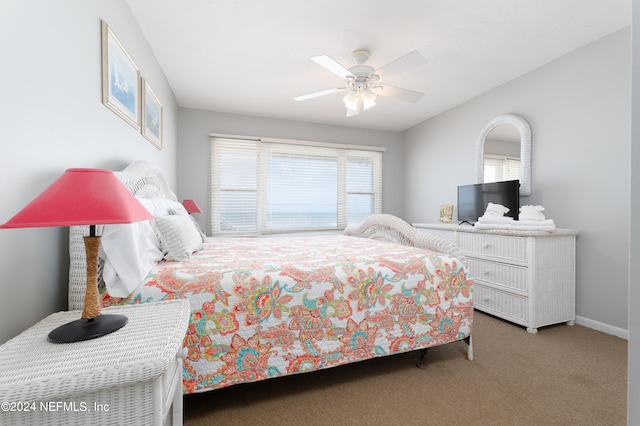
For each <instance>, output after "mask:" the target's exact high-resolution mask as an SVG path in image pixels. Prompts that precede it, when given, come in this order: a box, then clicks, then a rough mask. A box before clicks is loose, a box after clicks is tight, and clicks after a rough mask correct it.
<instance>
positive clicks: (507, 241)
mask: <svg viewBox="0 0 640 426" xmlns="http://www.w3.org/2000/svg"><path fill="white" fill-rule="evenodd" d="M413 226H415V227H416V228H417V229H418V230H419V231H420V232H423V233H425V234H429V235H436V236H439V237H442V238H444V239H446V240H448V241H451V242H452V243H454V244H455V245H457V246H458V247H459V248H460V250H462V252H463V253H464V254H465V256H466V257H467V263H468V267H469V272H470V274H471V276H472V277H473V279H474V296H473V300H474V306H475V308H476V309H477V310H479V311H483V312H487V313H489V314H492V315H495V316H497V317H500V318H504V319H505V320H508V321H511V322H514V323H516V324H520V325H523V326H525V327H527V331H528V332H529V333H532V334H536V333H537V332H538V327H542V326H545V325H550V324H557V323H561V322H566V323H567V324H569V325H573V324H574V323H575V271H576V266H575V265H576V260H575V259H576V256H575V253H576V236H577V235H578V232H577V231H575V230H573V229H556V230H555V231H554V232H544V231H510V230H477V229H475V228H474V227H473V226H470V225H466V224H463V225H455V224H440V223H414V224H413Z"/></svg>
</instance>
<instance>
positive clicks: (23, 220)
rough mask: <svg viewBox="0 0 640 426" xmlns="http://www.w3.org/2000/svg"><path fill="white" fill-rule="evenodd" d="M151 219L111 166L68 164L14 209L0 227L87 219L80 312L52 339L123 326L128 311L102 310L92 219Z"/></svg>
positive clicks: (90, 336) (63, 340)
mask: <svg viewBox="0 0 640 426" xmlns="http://www.w3.org/2000/svg"><path fill="white" fill-rule="evenodd" d="M147 219H153V215H152V214H151V213H149V211H148V210H147V209H146V208H145V207H144V206H143V205H142V204H141V203H140V202H139V201H138V200H137V199H136V197H134V196H133V194H132V193H131V192H129V190H128V189H127V187H126V186H124V185H123V184H122V182H120V181H119V180H118V178H117V177H116V175H114V174H113V172H112V171H111V170H102V169H68V170H67V171H66V172H64V174H63V175H62V176H60V177H59V178H58V179H57V180H56V181H55V182H53V183H52V184H51V186H49V187H48V188H47V189H45V190H44V191H43V192H42V193H41V194H40V195H38V196H37V197H36V198H35V199H34V200H33V201H32V202H30V203H29V204H27V206H26V207H25V208H23V209H22V210H20V211H19V212H18V214H16V215H15V216H14V217H12V218H11V219H10V220H9V221H8V222H7V223H5V224H4V225H1V226H0V228H31V227H39V226H74V225H76V226H77V225H90V227H89V236H85V237H84V245H85V253H86V264H87V275H86V277H87V289H86V293H85V296H84V309H83V310H82V317H81V318H80V319H78V320H75V321H72V322H69V323H67V324H63V325H61V326H60V327H58V328H56V329H54V330H52V331H51V332H50V333H49V340H50V341H51V342H56V343H72V342H80V341H83V340H88V339H95V338H98V337H101V336H104V335H106V334H109V333H113V332H114V331H116V330H119V329H120V328H122V327H124V326H125V325H126V324H127V321H128V319H127V317H126V316H124V315H119V314H110V315H102V314H101V313H100V301H99V298H98V279H97V270H98V253H99V251H100V237H99V236H96V235H95V228H96V226H95V225H108V224H117V223H132V222H139V221H142V220H147Z"/></svg>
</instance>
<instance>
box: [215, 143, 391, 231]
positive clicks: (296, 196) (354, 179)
mask: <svg viewBox="0 0 640 426" xmlns="http://www.w3.org/2000/svg"><path fill="white" fill-rule="evenodd" d="M327 145H329V144H321V146H314V145H312V144H310V143H308V142H305V143H304V144H300V145H298V144H295V143H291V142H287V143H278V142H264V141H260V140H247V139H235V138H220V137H212V139H211V167H210V170H211V173H210V174H211V183H210V188H211V193H210V196H211V230H212V233H213V234H229V233H236V234H264V233H274V232H289V231H302V230H321V229H343V228H345V227H346V226H347V225H349V224H355V223H358V222H360V221H361V220H362V219H363V218H364V217H366V216H368V215H370V214H373V213H381V212H382V152H379V151H367V150H357V149H344V148H339V147H337V146H336V145H331V146H327Z"/></svg>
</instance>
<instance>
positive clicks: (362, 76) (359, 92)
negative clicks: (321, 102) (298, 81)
mask: <svg viewBox="0 0 640 426" xmlns="http://www.w3.org/2000/svg"><path fill="white" fill-rule="evenodd" d="M369 55H370V53H369V51H368V50H365V49H359V50H356V51H355V52H353V53H352V54H351V58H352V59H353V61H354V62H355V63H356V65H355V66H353V67H351V68H349V69H347V68H345V67H343V66H342V65H340V64H339V63H338V62H336V61H335V60H334V59H332V58H331V57H329V56H327V55H320V56H314V57H312V58H311V60H312V61H314V62H316V63H318V64H320V65H321V66H323V67H325V68H326V69H328V70H329V71H331V72H332V73H334V74H336V75H337V76H338V77H340V78H342V79H344V81H345V85H344V86H341V87H334V88H332V89H325V90H321V91H319V92H313V93H308V94H306V95H300V96H296V97H295V98H293V99H295V100H296V101H304V100H307V99H312V98H316V97H318V96H324V95H329V94H331V93H337V92H345V91H346V92H347V93H346V94H345V95H344V97H343V98H342V100H343V101H344V106H345V107H346V108H347V117H351V116H354V115H358V114H360V111H362V110H366V109H369V108H371V107H372V106H374V105H375V104H376V96H377V95H381V96H387V97H392V98H397V99H401V100H403V101H406V102H412V103H416V102H418V101H419V100H420V99H422V96H424V93H420V92H415V91H413V90H408V89H403V88H400V87H394V86H390V85H388V84H381V83H380V78H381V77H388V76H391V75H394V74H399V73H401V72H404V71H408V70H410V69H412V68H415V67H417V66H420V65H423V64H425V63H426V62H427V60H426V59H425V58H424V56H422V55H421V54H420V52H418V51H417V50H414V51H413V52H411V53H408V54H406V55H404V56H402V57H400V58H398V59H396V60H394V61H391V62H389V63H388V64H387V65H384V66H382V67H380V68H378V69H373V68H372V67H370V66H369V65H364V63H365V62H366V61H367V59H369Z"/></svg>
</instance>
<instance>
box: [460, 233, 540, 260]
mask: <svg viewBox="0 0 640 426" xmlns="http://www.w3.org/2000/svg"><path fill="white" fill-rule="evenodd" d="M458 247H459V248H460V249H461V250H462V251H463V252H464V253H465V254H467V255H473V254H479V255H484V256H494V257H502V258H505V259H512V260H518V261H522V262H526V261H527V238H526V237H512V236H501V235H487V234H472V233H470V232H458Z"/></svg>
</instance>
